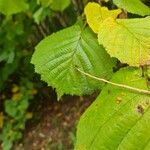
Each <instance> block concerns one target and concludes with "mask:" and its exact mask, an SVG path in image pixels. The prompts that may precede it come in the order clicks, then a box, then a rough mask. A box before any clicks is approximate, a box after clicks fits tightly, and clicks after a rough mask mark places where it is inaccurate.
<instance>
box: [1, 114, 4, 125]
mask: <svg viewBox="0 0 150 150" xmlns="http://www.w3.org/2000/svg"><path fill="white" fill-rule="evenodd" d="M3 122H4V115H3V112H1V113H0V128H2V127H3Z"/></svg>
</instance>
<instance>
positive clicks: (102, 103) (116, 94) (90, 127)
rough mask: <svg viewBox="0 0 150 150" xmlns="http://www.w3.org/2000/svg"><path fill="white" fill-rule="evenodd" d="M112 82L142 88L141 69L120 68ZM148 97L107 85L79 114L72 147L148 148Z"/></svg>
mask: <svg viewBox="0 0 150 150" xmlns="http://www.w3.org/2000/svg"><path fill="white" fill-rule="evenodd" d="M111 81H112V82H115V83H121V84H125V85H129V86H132V87H136V88H140V89H146V90H147V84H146V80H145V79H144V78H142V77H141V70H140V69H135V68H130V67H127V68H124V69H121V70H120V71H118V72H117V73H115V74H114V76H113V78H112V80H111ZM149 108H150V96H147V95H142V94H139V93H134V92H132V91H130V90H127V89H121V88H119V87H116V86H112V85H109V84H107V85H106V86H105V87H104V88H103V90H102V92H101V94H100V96H99V97H98V98H97V99H96V100H95V102H94V103H93V104H92V105H91V106H90V107H89V108H88V109H87V111H86V112H85V113H84V114H83V115H82V117H81V119H80V122H79V125H78V130H77V143H76V150H149V149H150V140H149V139H150V109H149Z"/></svg>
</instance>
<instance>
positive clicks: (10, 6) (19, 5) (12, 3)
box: [0, 0, 28, 16]
mask: <svg viewBox="0 0 150 150" xmlns="http://www.w3.org/2000/svg"><path fill="white" fill-rule="evenodd" d="M27 9H28V4H27V3H26V2H25V1H24V0H0V12H2V13H3V14H5V15H7V16H10V15H12V14H16V13H19V12H21V11H25V10H27Z"/></svg>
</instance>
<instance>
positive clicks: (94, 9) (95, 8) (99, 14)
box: [84, 2, 121, 33]
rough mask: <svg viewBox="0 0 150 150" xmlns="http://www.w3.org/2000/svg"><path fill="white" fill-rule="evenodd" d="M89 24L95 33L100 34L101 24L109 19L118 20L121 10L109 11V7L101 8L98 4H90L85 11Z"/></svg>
mask: <svg viewBox="0 0 150 150" xmlns="http://www.w3.org/2000/svg"><path fill="white" fill-rule="evenodd" d="M84 13H85V15H86V19H87V22H88V24H89V26H90V27H91V28H92V30H93V31H94V32H95V33H98V30H99V26H100V24H101V23H102V22H103V21H104V20H105V19H106V18H108V17H112V18H114V19H115V18H117V16H118V14H120V13H121V9H116V10H108V8H107V7H101V6H100V5H99V4H98V3H94V2H93V3H92V2H90V3H88V4H87V5H86V7H85V9H84Z"/></svg>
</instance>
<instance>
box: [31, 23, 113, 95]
mask: <svg viewBox="0 0 150 150" xmlns="http://www.w3.org/2000/svg"><path fill="white" fill-rule="evenodd" d="M31 62H32V63H33V64H34V65H35V71H36V72H37V73H39V74H41V78H42V80H44V81H46V82H47V83H48V84H49V85H50V86H52V87H53V88H56V90H57V92H58V95H59V97H60V96H62V95H63V94H71V95H83V94H90V93H92V92H93V91H94V90H97V89H100V88H101V87H102V86H103V85H104V84H103V83H102V84H99V83H97V82H96V81H94V80H92V79H89V78H87V77H86V76H84V75H81V73H80V72H78V71H77V70H76V67H79V68H81V69H82V70H84V71H85V72H89V73H91V74H94V75H97V76H98V77H104V78H106V79H109V78H110V77H111V75H112V73H113V72H112V68H113V66H114V65H115V61H114V59H111V58H110V57H109V55H108V54H107V53H106V51H105V50H104V49H103V47H102V46H99V44H98V42H97V38H96V36H95V34H94V33H93V32H92V31H91V30H90V29H89V28H85V29H81V27H80V26H78V25H74V26H72V27H69V28H66V29H64V30H62V31H59V32H57V33H54V34H52V35H50V36H48V37H47V38H45V39H44V40H43V41H42V42H40V44H39V45H38V46H37V47H36V51H35V52H34V54H33V56H32V61H31Z"/></svg>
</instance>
